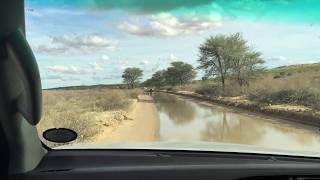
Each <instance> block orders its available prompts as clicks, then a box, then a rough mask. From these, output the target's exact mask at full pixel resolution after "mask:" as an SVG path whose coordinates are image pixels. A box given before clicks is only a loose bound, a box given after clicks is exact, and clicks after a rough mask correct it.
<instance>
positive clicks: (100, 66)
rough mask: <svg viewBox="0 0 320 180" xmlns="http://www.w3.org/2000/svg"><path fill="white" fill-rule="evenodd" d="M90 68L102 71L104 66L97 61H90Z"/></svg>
mask: <svg viewBox="0 0 320 180" xmlns="http://www.w3.org/2000/svg"><path fill="white" fill-rule="evenodd" d="M88 65H89V67H90V69H91V70H92V71H94V72H95V71H102V70H103V69H104V66H102V65H101V64H98V63H96V62H92V63H88Z"/></svg>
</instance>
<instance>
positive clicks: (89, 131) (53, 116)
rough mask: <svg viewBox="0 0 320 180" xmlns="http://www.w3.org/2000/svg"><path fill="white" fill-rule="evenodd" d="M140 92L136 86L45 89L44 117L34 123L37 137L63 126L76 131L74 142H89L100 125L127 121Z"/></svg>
mask: <svg viewBox="0 0 320 180" xmlns="http://www.w3.org/2000/svg"><path fill="white" fill-rule="evenodd" d="M140 93H141V90H139V89H121V90H120V89H106V88H104V89H94V90H44V91H43V118H42V120H41V121H40V123H39V125H38V126H37V128H38V132H39V133H40V137H42V135H41V133H42V132H43V131H45V130H46V129H49V128H62V127H63V128H70V129H72V130H74V131H76V132H77V133H78V135H79V137H78V139H77V140H76V142H81V143H88V142H90V141H91V140H92V138H94V137H95V135H97V134H98V133H100V132H101V130H102V128H103V127H115V126H117V125H119V124H120V123H121V122H122V121H123V120H127V119H128V117H127V112H128V111H129V110H130V108H131V105H132V104H133V103H135V102H136V99H137V97H138V95H139V94H140ZM42 140H43V141H44V142H45V143H46V144H47V145H49V146H50V147H53V146H56V144H53V143H50V142H47V141H45V140H44V139H42Z"/></svg>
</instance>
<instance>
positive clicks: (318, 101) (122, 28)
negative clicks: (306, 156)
mask: <svg viewBox="0 0 320 180" xmlns="http://www.w3.org/2000/svg"><path fill="white" fill-rule="evenodd" d="M319 9H320V2H319V1H317V0H306V1H300V0H269V1H265V0H235V1H225V0H189V1H184V0H168V1H162V0H143V1H139V0H119V1H111V0H110V1H108V0H75V1H41V0H26V1H25V16H26V34H27V39H28V41H29V43H30V45H31V48H32V49H33V51H34V53H35V56H36V58H37V61H38V65H39V69H40V73H41V79H42V87H43V117H42V120H41V122H40V123H39V124H38V126H37V128H38V131H39V136H40V137H41V139H42V140H43V142H44V143H45V144H46V145H48V146H49V147H52V148H105V149H108V148H114V147H116V148H142V149H143V148H151V149H158V148H168V149H190V150H191V149H192V150H202V149H205V150H212V151H215V150H217V149H218V148H217V147H223V148H221V149H228V148H226V147H231V146H232V148H231V149H232V150H233V151H240V150H241V151H251V150H258V149H259V150H261V151H264V152H266V153H274V152H277V151H279V152H288V153H290V152H293V153H296V154H303V153H305V152H312V153H313V154H314V155H317V153H318V152H319V154H320V132H319V124H320V63H319V60H320V51H319V49H320V23H319V22H320V21H319V20H320V13H319V12H320V11H319ZM50 128H68V129H72V130H73V131H75V132H76V133H77V134H78V137H77V139H76V140H74V141H72V142H68V143H53V142H49V141H47V140H45V139H44V138H43V137H42V133H43V132H44V131H45V130H47V129H50ZM229 149H230V148H229Z"/></svg>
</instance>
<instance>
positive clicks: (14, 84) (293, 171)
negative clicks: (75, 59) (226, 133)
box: [0, 0, 320, 180]
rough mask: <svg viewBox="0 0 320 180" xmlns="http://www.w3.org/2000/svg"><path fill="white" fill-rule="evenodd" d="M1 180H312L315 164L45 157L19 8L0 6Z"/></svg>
mask: <svg viewBox="0 0 320 180" xmlns="http://www.w3.org/2000/svg"><path fill="white" fill-rule="evenodd" d="M0 13H1V15H0V156H1V158H0V177H1V179H39V180H40V179H41V180H50V179H61V180H71V179H77V180H79V179H81V180H87V179H91V180H94V179H110V180H111V179H132V180H133V179H153V180H155V179H201V180H204V179H230V180H237V179H288V180H289V179H290V180H293V179H297V180H307V179H310V180H311V179H320V159H319V158H315V157H298V156H282V155H272V154H270V155H262V154H253V153H227V152H203V151H201V152H197V151H187V150H185V151H181V150H172V151H169V150H156V149H155V150H144V149H136V150H129V149H128V150H124V149H122V150H121V149H119V150H117V149H112V150H107V149H105V150H102V149H96V150H95V149H90V150H89V149H82V150H79V149H78V150H75V149H59V150H58V149H56V150H53V149H50V148H48V147H46V146H45V145H44V144H43V143H41V140H40V138H39V136H38V133H37V130H36V127H35V126H36V125H37V123H38V122H39V121H40V120H41V110H42V99H41V98H42V94H41V91H42V88H41V80H40V74H39V70H38V67H37V61H36V59H35V56H34V55H33V52H32V50H31V48H30V46H29V44H28V42H27V40H26V38H25V21H24V20H25V16H24V1H23V0H2V1H1V2H0Z"/></svg>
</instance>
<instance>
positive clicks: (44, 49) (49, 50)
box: [35, 44, 67, 55]
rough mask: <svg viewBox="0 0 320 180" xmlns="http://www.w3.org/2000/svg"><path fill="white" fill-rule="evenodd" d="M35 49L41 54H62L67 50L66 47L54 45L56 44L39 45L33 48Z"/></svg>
mask: <svg viewBox="0 0 320 180" xmlns="http://www.w3.org/2000/svg"><path fill="white" fill-rule="evenodd" d="M35 51H36V52H38V53H42V54H51V55H57V54H63V53H65V52H66V51H67V48H66V47H56V46H48V45H44V44H42V45H39V46H38V47H36V48H35Z"/></svg>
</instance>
